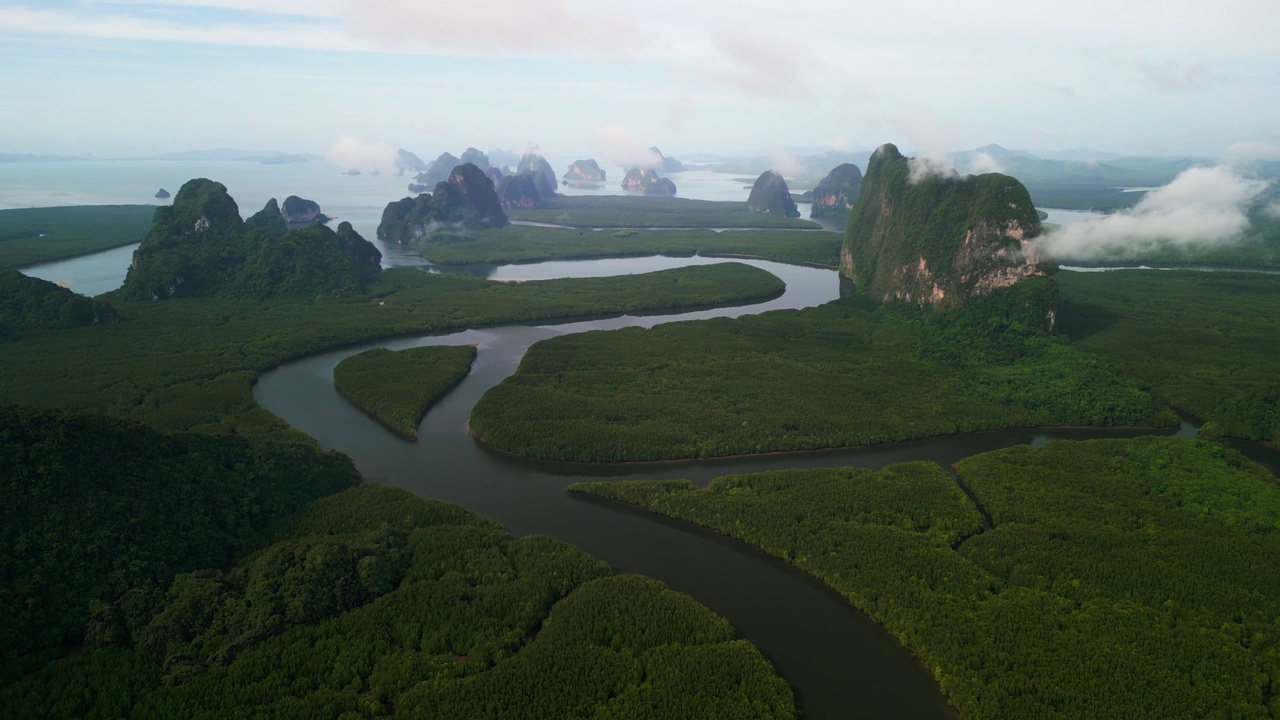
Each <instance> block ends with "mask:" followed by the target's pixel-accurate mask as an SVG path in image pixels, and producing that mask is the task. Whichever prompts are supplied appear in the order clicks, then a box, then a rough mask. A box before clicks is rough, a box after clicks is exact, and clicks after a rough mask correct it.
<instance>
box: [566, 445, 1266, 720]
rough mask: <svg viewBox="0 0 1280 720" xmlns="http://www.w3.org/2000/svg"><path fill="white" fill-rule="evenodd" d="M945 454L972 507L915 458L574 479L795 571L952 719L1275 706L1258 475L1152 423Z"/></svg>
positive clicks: (1211, 713) (1232, 712) (1257, 712)
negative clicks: (651, 477)
mask: <svg viewBox="0 0 1280 720" xmlns="http://www.w3.org/2000/svg"><path fill="white" fill-rule="evenodd" d="M957 467H958V472H959V481H960V482H961V483H963V485H964V486H966V487H967V488H968V489H969V490H970V491H971V492H972V494H973V497H974V498H975V500H976V503H977V504H975V503H974V501H971V500H970V499H969V498H968V497H966V495H965V493H964V492H963V491H962V489H961V487H959V486H958V485H957V484H956V483H954V482H953V481H952V480H951V479H950V478H949V477H948V476H947V474H946V473H945V472H944V471H943V470H942V469H941V468H939V467H938V466H936V465H932V464H928V463H910V464H903V465H892V466H889V467H887V468H885V469H883V470H881V471H878V472H877V471H871V470H863V469H855V468H844V469H834V470H792V471H783V472H774V473H761V474H756V475H745V476H728V477H722V478H719V479H717V480H715V481H713V482H712V483H711V485H710V486H709V487H707V488H706V489H704V490H698V489H695V488H694V487H693V485H692V484H690V483H688V482H675V481H662V482H652V481H631V482H613V483H610V482H600V483H584V484H578V485H573V486H571V489H572V490H574V491H577V492H584V493H589V494H593V495H599V496H602V497H608V498H612V499H615V500H619V501H621V502H626V503H631V504H634V505H639V506H642V507H645V508H648V509H650V510H652V511H654V512H658V513H662V514H665V515H669V516H672V517H676V518H681V519H684V520H688V521H690V522H694V523H697V524H699V525H704V526H706V527H710V528H714V529H716V530H719V531H721V532H723V533H726V534H728V535H730V536H732V537H735V538H737V539H740V540H743V541H745V542H748V543H751V544H753V545H756V546H758V547H760V548H762V549H764V550H765V551H767V552H769V553H770V554H772V555H775V556H777V557H779V558H782V559H784V560H786V561H787V562H790V563H792V564H794V565H796V566H798V567H800V568H803V569H804V570H806V571H808V572H810V573H812V574H813V575H815V576H816V577H818V578H820V579H822V580H823V581H825V582H826V583H827V584H829V585H830V586H831V587H833V588H835V589H836V590H838V591H840V592H841V593H842V594H844V595H845V596H846V597H847V598H849V600H850V602H851V603H853V604H854V605H855V606H857V607H859V608H860V609H862V610H864V611H865V612H867V613H868V614H870V615H871V616H872V617H873V618H875V619H876V620H877V621H879V622H881V623H883V624H884V625H885V627H886V628H887V629H888V630H889V631H890V632H892V633H893V634H894V635H895V636H896V637H897V638H898V639H899V640H900V641H901V642H902V643H903V644H904V645H905V646H906V647H908V648H909V649H910V650H911V651H912V652H914V653H915V654H916V655H918V656H919V657H920V658H921V660H922V661H923V662H924V664H925V666H926V667H928V668H929V669H930V670H931V671H932V672H933V674H934V676H935V677H936V678H937V679H938V681H939V683H940V684H941V685H942V688H943V690H944V691H945V692H946V693H947V695H948V696H949V697H950V699H951V701H952V703H953V704H954V705H955V707H956V708H957V709H958V710H959V711H960V715H961V716H962V717H974V718H991V719H1000V718H1010V719H1014V718H1019V719H1020V718H1030V717H1044V718H1081V717H1100V718H1101V717H1108V718H1110V717H1126V718H1151V719H1153V720H1154V719H1155V718H1186V719H1187V720H1192V719H1199V718H1206V717H1224V718H1225V717H1233V718H1258V719H1259V720H1265V719H1267V718H1271V717H1274V715H1273V713H1274V712H1275V711H1276V710H1278V709H1280V707H1277V706H1276V704H1275V700H1274V699H1273V693H1272V688H1274V687H1275V683H1277V682H1278V681H1280V632H1277V631H1278V630H1280V627H1277V618H1280V486H1278V485H1277V484H1276V482H1275V478H1273V477H1271V476H1270V475H1269V474H1267V473H1266V472H1265V471H1264V470H1262V469H1261V468H1259V467H1257V466H1256V465H1253V464H1252V463H1250V462H1249V461H1248V460H1246V459H1245V458H1244V457H1242V456H1240V455H1239V454H1237V453H1235V452H1233V451H1231V450H1228V449H1225V448H1223V447H1221V446H1218V445H1215V444H1213V443H1211V442H1208V441H1204V440H1176V439H1168V438H1150V437H1148V438H1138V439H1135V440H1095V441H1090V442H1067V441H1059V442H1051V443H1048V444H1047V445H1045V446H1044V447H1043V448H1041V449H1039V450H1033V449H1031V448H1029V447H1025V446H1023V447H1015V448H1009V449H1005V450H1000V451H996V452H992V453H986V454H983V455H978V456H975V457H972V458H969V459H966V460H964V461H962V462H961V463H959V464H958V466H957ZM983 511H985V513H986V514H987V516H989V518H990V520H991V525H990V526H988V525H987V524H986V522H985V521H984V517H983ZM1269 704H1270V707H1269Z"/></svg>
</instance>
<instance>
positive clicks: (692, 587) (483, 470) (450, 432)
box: [254, 257, 1195, 718]
mask: <svg viewBox="0 0 1280 720" xmlns="http://www.w3.org/2000/svg"><path fill="white" fill-rule="evenodd" d="M711 262H721V261H718V260H712V259H706V258H699V257H693V258H632V259H623V260H616V259H615V260H595V261H581V262H557V263H543V264H535V265H512V266H504V267H498V268H493V267H490V268H488V270H487V271H486V270H484V269H482V268H477V267H470V268H467V269H466V270H465V272H468V273H471V274H486V275H487V276H489V277H493V278H495V279H532V278H540V277H571V276H587V275H596V276H598V275H616V274H622V273H628V272H647V271H649V270H653V269H658V268H662V267H673V266H676V265H687V264H702V263H711ZM745 262H747V263H748V264H751V265H755V266H757V267H760V268H763V269H765V270H768V271H769V272H772V273H774V274H775V275H777V276H778V277H780V278H782V279H783V280H784V281H785V282H786V284H787V291H786V293H785V294H784V295H782V296H781V297H779V298H777V299H775V300H772V301H770V302H766V303H761V304H757V305H751V306H745V307H743V306H740V307H727V308H718V309H713V310H703V311H697V312H689V313H682V314H669V315H653V316H643V317H635V316H621V317H610V318H604V319H597V320H590V321H586V322H570V323H565V324H558V325H557V324H544V325H509V326H502V327H487V328H481V329H471V330H464V331H461V332H455V333H450V334H444V335H429V336H421V337H413V338H398V339H393V340H384V341H376V342H371V343H367V344H364V345H360V346H354V347H347V348H343V349H341V350H335V351H331V352H326V353H322V354H318V355H314V356H311V357H307V358H303V359H300V360H297V361H294V362H291V363H288V364H285V365H283V366H281V367H279V368H277V369H275V370H272V371H270V372H268V373H265V374H264V375H263V376H262V377H261V378H260V379H259V381H258V383H257V385H256V386H255V389H254V396H255V397H256V398H257V400H258V402H259V403H261V404H262V405H263V406H264V407H266V408H267V409H269V410H271V411H272V412H274V413H276V414H277V415H278V416H280V417H281V418H283V419H284V420H285V421H287V422H288V423H289V424H291V425H293V426H294V427H296V428H298V429H299V430H301V431H303V432H306V433H307V434H309V435H311V436H312V437H314V438H316V440H318V441H319V443H320V444H321V445H322V446H324V447H325V448H334V449H337V450H340V451H341V452H343V453H346V454H347V455H349V456H351V458H353V459H354V461H355V464H356V466H357V467H358V468H359V470H360V472H361V473H362V474H363V475H364V476H365V478H367V479H368V480H369V481H372V482H378V483H383V484H386V485H391V486H396V487H401V488H405V489H407V490H410V491H412V492H414V493H417V494H419V495H422V496H425V497H431V498H436V499H440V500H445V501H448V502H453V503H458V504H460V505H463V506H465V507H467V508H469V509H471V510H473V511H475V512H477V513H480V514H481V515H484V516H486V517H489V518H492V519H494V520H496V521H498V522H500V523H502V524H503V525H504V526H505V527H506V528H508V529H509V530H510V531H511V532H513V533H515V534H517V535H522V534H526V533H538V534H543V535H549V536H551V537H555V538H559V539H561V540H564V541H566V542H570V543H573V544H574V545H577V546H578V547H581V548H583V549H584V550H586V551H587V552H589V553H591V554H593V555H595V556H596V557H598V558H601V559H603V560H606V561H607V562H609V564H610V565H612V566H613V567H614V569H615V570H616V571H618V572H634V573H641V574H644V575H648V576H650V577H653V578H657V579H659V580H662V581H663V582H665V583H667V584H668V585H669V586H671V587H672V588H674V589H676V590H679V591H682V592H685V593H688V594H689V595H691V596H693V597H695V598H697V599H698V600H699V601H700V602H702V603H703V604H705V605H707V606H708V607H710V608H711V609H713V610H714V611H716V612H717V613H720V614H721V615H723V616H724V617H726V618H728V620H729V621H730V622H731V623H732V624H733V625H734V626H735V627H736V628H737V629H738V630H739V632H740V633H741V634H742V635H743V636H744V637H746V638H747V639H748V640H750V641H752V642H753V643H755V644H756V646H757V647H759V648H760V649H761V650H762V651H763V652H764V653H765V655H766V656H767V657H768V658H769V659H770V660H771V661H772V662H773V663H774V665H775V666H776V667H777V669H778V671H779V672H780V673H781V674H782V675H783V676H784V677H785V678H786V679H787V680H788V681H789V682H790V683H791V685H792V687H793V688H794V689H795V691H796V694H797V698H798V701H799V703H800V706H801V708H802V710H803V711H804V713H805V716H806V717H808V718H842V717H850V716H857V717H860V718H907V717H909V718H954V717H955V712H954V711H953V710H952V709H951V708H950V706H949V705H948V704H947V702H946V699H945V698H944V696H943V695H942V693H941V691H940V690H939V688H938V686H937V684H936V683H935V682H934V681H933V678H932V677H931V675H930V674H929V673H928V672H927V671H926V670H925V668H923V667H922V666H921V665H920V664H919V662H918V661H916V660H915V658H913V657H912V656H911V655H910V654H909V653H908V652H907V651H906V650H904V649H903V648H902V647H901V646H900V645H898V643H897V642H896V641H895V640H894V639H893V638H892V637H891V636H890V635H889V634H888V633H887V632H886V631H885V630H884V629H883V628H882V627H880V626H879V625H878V624H876V623H875V622H873V621H872V620H870V619H869V618H867V617H866V616H865V615H863V614H862V613H860V612H859V611H857V610H856V609H854V608H853V607H851V606H850V605H849V604H848V603H847V602H846V601H845V600H844V599H843V598H842V597H841V596H840V595H838V594H837V593H835V592H834V591H832V590H831V589H829V588H827V587H826V586H825V585H823V584H822V583H820V582H818V581H817V580H815V579H813V578H811V577H809V576H808V575H806V574H804V573H802V572H800V571H799V570H796V569H794V568H792V567H790V566H788V565H786V564H785V563H782V562H781V561H778V560H775V559H773V558H771V557H768V556H766V555H765V554H763V553H761V552H759V551H757V550H755V549H754V548H751V547H748V546H746V545H745V544H742V543H739V542H737V541H733V540H730V539H727V538H724V537H721V536H718V535H716V534H714V533H711V532H709V531H705V530H702V529H700V528H697V527H693V526H691V525H689V524H687V523H682V522H677V521H672V520H668V519H665V518H661V517H657V516H654V515H650V514H647V513H643V512H641V511H638V510H632V509H629V508H625V507H620V506H617V505H613V504H608V503H605V502H601V501H596V500H592V499H587V498H582V497H578V496H574V495H571V494H569V493H567V492H565V486H566V485H568V484H569V483H572V482H575V481H578V480H581V479H583V478H585V477H589V478H627V477H632V478H639V477H643V478H688V479H690V480H693V481H694V482H695V483H698V484H705V483H707V482H709V481H710V480H711V479H712V478H714V477H717V476H719V475H724V474H729V473H742V472H759V471H763V470H774V469H783V468H795V467H839V466H850V465H855V466H862V467H871V468H877V467H881V466H883V465H886V464H889V463H895V462H902V461H906V460H932V461H935V462H938V463H940V464H942V465H943V466H944V467H948V466H950V464H951V463H954V462H955V461H957V460H959V459H960V458H962V457H965V456H968V455H972V454H974V453H979V452H985V451H988V450H993V449H997V448H1001V447H1006V446H1009V445H1014V444H1022V443H1028V444H1032V445H1039V444H1042V443H1044V442H1045V441H1047V440H1049V439H1054V438H1074V439H1082V438H1091V437H1103V436H1105V437H1126V436H1133V435H1138V434H1142V433H1140V432H1138V431H1106V430H1013V431H1002V432H990V433H979V434H971V435H964V436H951V437H942V438H933V439H928V440H921V441H915V442H909V443H901V444H896V445H890V446H881V447H873V448H858V449H848V450H833V451H821V452H806V453H789V454H776V455H763V456H756V457H746V458H732V459H722V460H702V461H688V462H678V463H663V464H629V465H575V464H562V463H550V462H540V461H531V460H525V459H519V458H514V457H510V456H508V455H505V454H502V453H498V452H495V451H492V450H490V449H487V448H486V447H484V446H482V445H480V444H479V443H477V442H475V441H474V440H473V439H472V438H471V437H470V436H469V435H468V434H467V419H468V417H469V415H470V412H471V408H472V407H473V406H474V405H475V403H476V401H477V400H478V399H479V398H480V396H481V395H483V394H484V392H485V391H486V390H488V389H489V388H491V387H493V386H494V385H496V384H497V383H499V382H500V381H502V380H503V379H504V378H506V377H508V376H509V375H511V374H512V373H513V372H515V370H516V366H517V365H518V364H519V362H520V359H521V358H522V357H523V355H524V353H525V351H526V350H527V349H528V348H529V346H530V345H532V344H533V343H535V342H538V341H539V340H544V339H547V338H551V337H554V336H557V335H563V334H566V333H575V332H582V331H585V330H601V329H614V328H621V327H628V326H641V327H651V326H653V325H656V324H658V323H663V322H670V321H672V320H689V319H698V318H709V317H737V316H740V315H745V314H754V313H759V312H764V311H767V310H775V309H780V308H803V307H811V306H814V305H819V304H822V303H825V302H828V301H830V300H833V299H835V298H836V297H838V295H839V279H838V277H837V275H836V273H835V272H834V271H831V270H821V269H815V268H805V267H796V266H791V265H782V264H778V263H772V262H765V261H745ZM457 344H476V345H478V347H479V353H478V355H477V358H476V361H475V364H474V366H473V368H472V371H471V374H470V375H469V376H468V377H467V378H466V380H464V381H463V382H462V384H461V385H459V386H458V387H457V388H456V389H455V390H453V392H451V393H450V394H449V395H448V396H447V397H446V398H445V399H444V400H443V401H442V402H440V403H439V404H438V405H436V406H435V407H434V408H432V410H431V411H430V412H429V413H428V414H427V416H426V417H425V418H424V419H423V422H422V424H421V426H420V427H419V437H420V440H419V441H418V442H416V443H415V442H409V441H406V440H402V439H400V438H398V437H396V436H394V435H392V434H391V433H389V432H387V431H386V430H385V429H383V428H382V427H381V426H380V425H378V424H377V423H376V422H374V421H373V420H371V419H370V418H369V417H367V416H366V415H364V414H363V413H362V412H361V411H359V410H358V409H356V408H355V407H354V406H352V405H350V404H349V403H348V402H346V401H345V400H344V399H343V398H342V397H341V396H339V395H338V393H337V392H336V391H335V390H334V388H333V382H332V377H333V368H334V366H335V365H337V364H338V362H339V361H340V360H342V359H343V358H345V357H347V356H349V355H352V354H354V353H358V352H361V351H364V350H367V349H370V348H373V347H387V348H391V349H404V348H407V347H415V346H421V345H457ZM1194 433H1195V428H1194V427H1193V426H1191V425H1189V424H1186V423H1184V425H1183V427H1182V429H1181V430H1179V431H1178V434H1181V435H1190V434H1194Z"/></svg>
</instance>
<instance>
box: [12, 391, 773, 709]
mask: <svg viewBox="0 0 1280 720" xmlns="http://www.w3.org/2000/svg"><path fill="white" fill-rule="evenodd" d="M0 443H2V444H0V491H3V492H4V493H5V497H6V503H5V504H3V505H2V506H0V533H2V534H0V579H2V580H3V583H0V643H3V650H0V652H2V653H3V660H0V669H2V672H0V716H3V717H5V718H44V719H47V720H53V719H55V718H67V719H68V720H70V719H72V718H74V719H77V720H79V719H82V718H119V717H129V718H133V719H134V720H143V719H144V718H153V719H155V720H169V719H170V718H190V719H192V720H195V719H197V718H198V719H202V720H205V719H207V720H221V719H222V718H229V717H263V718H273V719H281V720H287V719H290V718H299V719H303V718H305V719H307V720H310V719H312V718H342V719H343V720H355V719H356V718H378V717H414V718H440V719H441V720H452V719H453V718H492V719H494V720H499V719H501V720H513V719H522V718H527V719H528V720H535V719H536V720H540V719H542V718H581V719H582V720H587V719H589V718H590V719H596V720H598V719H601V718H699V719H701V720H752V719H753V718H759V719H760V720H764V719H765V718H770V719H776V720H787V719H788V718H794V717H795V716H796V711H795V703H794V700H793V698H792V695H791V690H790V688H788V687H787V684H786V682H785V681H783V680H782V679H781V678H779V677H778V676H777V674H776V673H775V672H774V671H773V668H772V667H770V665H769V663H768V661H766V660H765V659H764V657H763V656H762V655H761V654H760V652H759V651H758V650H756V649H755V648H754V647H753V646H752V645H751V644H750V643H748V642H746V641H745V640H740V639H735V638H734V633H733V629H732V628H731V627H730V626H729V624H728V623H727V622H726V621H725V620H724V619H723V618H719V617H717V616H715V615H714V614H713V613H712V612H711V611H710V610H708V609H706V608H705V607H703V606H701V605H699V604H698V603H697V602H695V601H694V600H693V599H692V598H689V597H688V596H685V595H681V594H679V593H676V592H673V591H671V590H669V589H667V588H666V587H664V586H663V585H662V584H661V583H658V582H657V581H654V580H650V579H648V578H642V577H639V576H613V575H610V571H609V568H608V566H607V565H606V564H605V563H603V562H601V561H599V560H596V559H594V558H592V557H591V556H590V555H587V554H586V553H585V552H583V551H582V550H579V549H577V548H575V547H573V546H571V545H568V544H566V543H563V542H559V541H556V540H552V539H550V538H545V537H537V536H528V537H522V538H515V537H512V536H511V535H510V534H509V533H507V532H505V531H504V530H502V528H500V527H498V526H497V525H496V524H495V523H493V522H492V521H489V520H486V519H484V518H482V517H480V516H478V515H476V514H474V513H471V512H469V511H467V510H465V509H464V508H461V507H458V506H456V505H449V504H447V503H443V502H438V501H434V500H426V499H423V498H418V497H414V496H412V495H410V494H409V493H407V492H405V491H403V490H396V489H392V488H384V487H379V486H376V485H358V486H355V487H346V486H348V485H350V484H351V483H352V482H354V480H355V472H354V470H353V469H352V467H351V465H350V461H348V460H347V459H346V458H344V457H342V456H338V455H334V454H321V453H319V452H318V451H316V450H314V449H312V448H310V447H309V446H305V445H287V446H273V445H250V444H248V443H246V442H244V441H242V440H236V439H235V438H231V437H227V436H222V437H211V436H199V435H161V434H157V433H155V432H152V431H148V430H146V429H144V428H140V427H137V426H133V425H130V424H128V423H124V422H121V421H117V420H110V419H106V418H100V417H87V416H72V415H64V414H60V413H41V412H33V411H26V410H18V409H15V408H12V407H9V408H0ZM342 488H346V489H345V490H342ZM337 490H341V491H340V492H334V491H337ZM329 493H333V494H331V495H330V494H329ZM320 495H327V497H320V498H318V499H315V500H312V501H311V502H306V501H308V500H311V498H313V497H316V496H320ZM304 503H305V504H304Z"/></svg>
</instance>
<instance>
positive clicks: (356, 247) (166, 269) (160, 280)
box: [117, 179, 382, 300]
mask: <svg viewBox="0 0 1280 720" xmlns="http://www.w3.org/2000/svg"><path fill="white" fill-rule="evenodd" d="M268 208H270V204H269V205H268ZM266 212H267V211H266V210H264V211H263V212H260V213H258V214H257V215H255V216H254V217H253V218H251V219H250V222H245V221H244V220H242V219H241V217H240V209H239V208H238V207H237V206H236V202H235V200H233V199H232V198H231V196H230V195H229V194H227V189H226V187H224V186H223V185H222V184H221V183H217V182H214V181H212V180H205V179H197V180H190V181H188V182H187V183H186V184H184V185H183V186H182V189H181V190H179V191H178V194H177V195H176V196H174V199H173V205H171V206H166V207H160V208H157V209H156V215H155V219H154V221H153V222H152V225H151V230H150V231H149V232H148V233H147V236H146V238H144V239H143V241H142V244H141V245H140V246H139V247H138V249H137V250H136V251H135V252H134V254H133V264H132V265H131V266H130V267H129V273H128V275H127V276H126V277H125V281H124V286H123V287H122V288H121V289H120V290H118V291H117V293H118V294H119V295H120V296H122V297H124V298H128V299H134V300H152V299H165V298H171V297H192V296H202V295H220V296H224V297H253V298H268V297H279V296H291V297H313V296H317V295H325V296H327V295H340V294H344V293H352V292H362V291H364V290H367V289H368V287H369V286H370V285H371V284H372V282H373V280H374V279H375V278H376V277H377V276H378V274H379V273H380V272H381V265H380V261H381V259H382V254H381V253H380V252H378V249H377V248H375V247H374V246H373V244H372V243H370V242H369V241H368V240H365V239H364V238H362V237H360V235H359V233H357V232H356V231H355V229H353V228H352V227H351V224H350V223H346V222H344V223H342V224H341V225H339V226H338V229H337V231H336V232H335V231H333V230H330V229H329V228H327V227H325V226H324V225H321V224H319V223H312V224H310V225H308V226H306V227H304V228H300V229H297V230H289V231H287V232H281V230H282V229H283V228H281V227H280V224H279V223H278V222H266V221H265V220H263V218H262V216H263V214H264V213H266Z"/></svg>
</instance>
